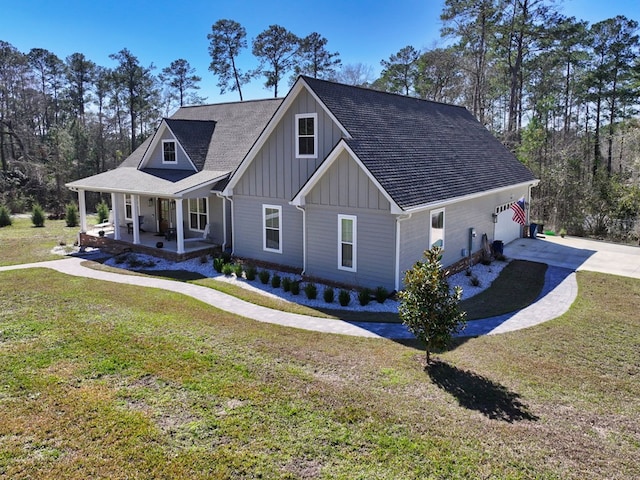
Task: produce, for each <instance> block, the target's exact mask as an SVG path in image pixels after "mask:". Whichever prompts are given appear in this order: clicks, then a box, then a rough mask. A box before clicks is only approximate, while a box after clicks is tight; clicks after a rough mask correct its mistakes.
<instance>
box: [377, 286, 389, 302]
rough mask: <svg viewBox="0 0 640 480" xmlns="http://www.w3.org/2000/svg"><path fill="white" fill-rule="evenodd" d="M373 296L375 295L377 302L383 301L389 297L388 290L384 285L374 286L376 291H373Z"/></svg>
mask: <svg viewBox="0 0 640 480" xmlns="http://www.w3.org/2000/svg"><path fill="white" fill-rule="evenodd" d="M374 296H375V297H376V301H377V302H378V303H384V301H385V300H386V299H387V298H389V290H387V289H386V288H384V287H376V291H375V292H374Z"/></svg>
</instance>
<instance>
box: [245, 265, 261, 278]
mask: <svg viewBox="0 0 640 480" xmlns="http://www.w3.org/2000/svg"><path fill="white" fill-rule="evenodd" d="M257 273H258V271H257V270H256V267H254V266H253V265H249V266H248V267H247V269H246V270H245V271H244V276H245V277H246V279H247V280H249V281H250V282H253V281H254V280H255V279H256V274H257Z"/></svg>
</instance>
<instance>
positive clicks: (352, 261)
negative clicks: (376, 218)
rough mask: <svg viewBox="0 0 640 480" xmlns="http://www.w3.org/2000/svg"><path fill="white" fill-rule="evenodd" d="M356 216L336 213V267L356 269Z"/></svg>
mask: <svg viewBox="0 0 640 480" xmlns="http://www.w3.org/2000/svg"><path fill="white" fill-rule="evenodd" d="M356 238H357V218H356V217H355V216H354V215H338V269H340V270H347V271H350V272H355V271H356V258H357V257H356V253H357V248H356V247H357V244H356Z"/></svg>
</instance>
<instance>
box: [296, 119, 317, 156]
mask: <svg viewBox="0 0 640 480" xmlns="http://www.w3.org/2000/svg"><path fill="white" fill-rule="evenodd" d="M296 158H318V115H317V114H316V113H304V114H298V115H296Z"/></svg>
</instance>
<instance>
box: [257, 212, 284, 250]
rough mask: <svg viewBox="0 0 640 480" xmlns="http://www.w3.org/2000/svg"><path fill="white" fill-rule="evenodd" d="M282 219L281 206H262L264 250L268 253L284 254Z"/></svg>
mask: <svg viewBox="0 0 640 480" xmlns="http://www.w3.org/2000/svg"><path fill="white" fill-rule="evenodd" d="M281 219H282V207H281V206H279V205H263V206H262V248H263V249H264V250H266V251H268V252H276V253H282V221H281Z"/></svg>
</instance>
